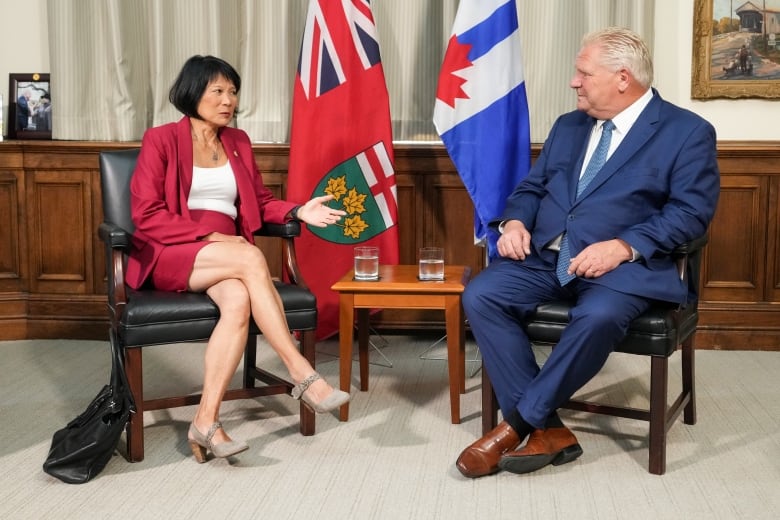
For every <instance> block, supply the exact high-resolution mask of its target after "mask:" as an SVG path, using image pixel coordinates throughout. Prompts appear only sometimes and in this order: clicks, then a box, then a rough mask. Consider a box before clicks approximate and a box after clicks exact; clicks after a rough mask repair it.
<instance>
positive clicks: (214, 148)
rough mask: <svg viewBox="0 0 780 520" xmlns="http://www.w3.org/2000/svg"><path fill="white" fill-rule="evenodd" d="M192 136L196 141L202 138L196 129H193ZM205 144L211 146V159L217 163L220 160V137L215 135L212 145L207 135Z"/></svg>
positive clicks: (198, 141)
mask: <svg viewBox="0 0 780 520" xmlns="http://www.w3.org/2000/svg"><path fill="white" fill-rule="evenodd" d="M192 138H193V139H194V140H195V142H197V143H200V139H198V134H196V133H195V129H194V128H193V129H192ZM203 146H206V147H208V148H211V160H212V161H214V162H215V163H216V162H218V161H219V138H217V137H214V144H213V145H210V144H209V143H208V142H207V141H206V139H205V137H204V139H203Z"/></svg>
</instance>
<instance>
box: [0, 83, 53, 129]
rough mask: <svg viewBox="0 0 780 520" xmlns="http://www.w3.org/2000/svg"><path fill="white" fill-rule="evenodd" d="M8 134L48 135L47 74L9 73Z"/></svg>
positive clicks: (49, 106)
mask: <svg viewBox="0 0 780 520" xmlns="http://www.w3.org/2000/svg"><path fill="white" fill-rule="evenodd" d="M8 77H9V81H8V97H9V99H8V137H9V138H11V139H51V116H52V111H51V109H52V106H51V87H50V83H49V75H48V74H40V73H33V74H9V75H8Z"/></svg>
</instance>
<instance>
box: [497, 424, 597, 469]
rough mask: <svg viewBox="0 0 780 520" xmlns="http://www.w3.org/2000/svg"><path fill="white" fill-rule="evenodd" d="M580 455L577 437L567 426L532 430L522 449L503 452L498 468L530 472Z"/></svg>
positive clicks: (559, 463) (565, 461)
mask: <svg viewBox="0 0 780 520" xmlns="http://www.w3.org/2000/svg"><path fill="white" fill-rule="evenodd" d="M580 455H582V448H581V447H580V445H579V443H578V442H577V437H575V436H574V434H573V433H572V432H571V430H569V429H568V428H566V427H565V426H564V427H561V428H547V429H546V430H534V431H533V432H532V433H531V435H530V436H529V437H528V442H527V443H526V444H525V446H523V448H522V449H520V450H517V451H509V452H507V453H504V455H503V456H502V457H501V460H499V462H498V467H499V468H500V469H503V470H506V471H509V472H511V473H530V472H532V471H536V470H537V469H541V468H543V467H545V466H547V465H548V464H552V465H553V466H560V465H561V464H566V463H567V462H571V461H573V460H574V459H576V458H577V457H579V456H580Z"/></svg>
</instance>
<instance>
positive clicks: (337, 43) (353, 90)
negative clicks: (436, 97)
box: [287, 0, 398, 338]
mask: <svg viewBox="0 0 780 520" xmlns="http://www.w3.org/2000/svg"><path fill="white" fill-rule="evenodd" d="M288 183H289V185H288V195H287V198H288V199H290V200H294V201H299V202H304V201H306V200H309V199H311V198H312V197H316V196H320V195H326V194H330V195H333V196H334V197H335V199H334V200H333V201H331V203H330V204H331V205H332V206H333V207H336V208H339V209H343V210H344V211H346V212H347V215H346V216H345V217H343V218H342V219H341V221H340V222H339V223H338V224H337V225H333V226H328V227H327V228H317V227H313V226H312V227H306V229H304V230H303V233H302V235H301V237H300V238H299V239H298V240H297V242H296V245H295V247H296V251H297V253H298V261H299V263H300V267H301V271H302V274H303V277H304V279H305V280H306V283H307V284H308V285H309V288H310V289H311V290H312V292H313V293H314V294H315V295H316V296H317V309H318V313H319V324H318V328H317V337H318V338H324V337H328V336H330V335H332V334H334V333H336V332H338V326H339V316H338V295H337V294H336V293H335V292H333V291H332V290H331V289H330V287H331V286H332V285H333V284H334V283H335V282H336V281H337V280H338V279H340V278H341V277H342V276H343V275H344V274H345V273H346V272H347V271H348V270H349V269H351V268H352V262H353V260H352V257H353V254H352V252H353V248H354V246H356V245H376V246H379V251H380V253H379V262H380V263H381V264H397V263H398V204H397V194H396V186H395V173H394V170H393V141H392V128H391V123H390V101H389V96H388V94H387V86H386V84H385V76H384V72H383V70H382V62H381V60H380V56H379V43H378V40H377V35H376V25H375V23H374V17H373V15H372V13H371V6H370V3H369V1H368V0H310V2H309V11H308V14H307V16H306V26H305V29H304V32H303V41H302V43H301V55H300V59H299V62H298V73H297V75H296V78H295V84H294V90H293V115H292V133H291V137H290V167H289V173H288Z"/></svg>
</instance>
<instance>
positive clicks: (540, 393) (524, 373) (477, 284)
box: [463, 258, 650, 428]
mask: <svg viewBox="0 0 780 520" xmlns="http://www.w3.org/2000/svg"><path fill="white" fill-rule="evenodd" d="M562 299H568V300H571V301H573V302H574V303H575V305H574V306H573V307H572V311H571V315H570V317H569V318H570V323H569V326H568V327H567V328H566V330H565V331H564V332H563V334H562V336H561V340H560V342H559V343H558V344H557V345H556V346H555V348H553V350H552V353H551V354H550V357H549V358H548V359H547V360H546V361H545V363H544V364H543V366H542V367H541V368H540V367H539V365H538V363H537V362H536V358H535V356H534V353H533V350H532V349H531V343H530V341H529V340H528V335H527V334H526V331H525V328H524V326H523V322H524V320H525V318H526V317H527V316H528V315H529V314H530V313H532V312H533V311H534V310H535V309H536V306H537V305H538V304H540V303H543V302H547V301H551V300H562ZM649 305H650V302H649V300H647V299H646V298H643V297H640V296H635V295H631V294H625V293H621V292H618V291H614V290H612V289H609V288H607V287H604V286H601V285H599V284H598V283H595V282H592V281H589V280H585V279H580V278H577V279H575V280H573V281H572V282H571V283H569V284H567V285H566V286H565V287H561V285H560V283H559V282H558V279H557V278H556V276H555V270H554V269H551V270H539V269H531V268H528V267H527V266H526V265H525V264H524V263H523V262H520V261H515V260H510V259H506V258H501V259H499V260H497V261H495V262H492V263H491V264H490V265H489V266H488V267H487V269H485V270H484V271H482V272H481V273H480V274H479V275H477V276H476V277H475V278H474V279H473V280H471V281H470V282H469V284H468V285H467V286H466V290H465V292H464V294H463V307H464V311H465V313H466V316H467V317H468V320H469V325H470V327H471V330H472V332H473V333H474V337H475V338H476V340H477V345H478V346H479V348H480V350H481V352H482V358H483V365H484V366H483V368H484V370H487V373H488V375H489V376H490V381H491V382H492V383H493V389H494V390H495V392H496V397H497V399H498V404H499V406H500V407H501V411H502V413H503V415H504V416H506V415H507V414H508V412H509V411H510V410H512V409H516V410H517V411H518V412H519V413H520V415H521V416H522V417H523V419H524V420H525V421H526V422H527V423H528V424H530V425H531V426H533V427H535V428H543V427H544V425H545V422H546V420H547V417H548V416H549V415H551V414H552V413H554V412H555V411H556V409H557V408H558V407H560V406H561V405H562V404H563V403H565V402H566V401H567V400H568V399H569V398H570V397H571V396H572V395H574V392H576V391H577V390H578V389H579V388H581V387H582V386H583V385H584V384H585V383H587V382H588V381H589V380H590V379H591V378H592V377H593V376H594V375H596V373H597V372H598V371H599V370H600V369H601V368H602V367H603V366H604V363H606V361H607V357H608V356H609V354H610V352H612V351H613V350H614V349H615V346H616V345H617V343H618V342H619V341H620V340H621V339H623V337H624V336H625V334H626V331H627V330H628V325H629V324H630V323H631V321H632V320H633V319H634V318H636V317H637V316H639V315H640V314H641V313H642V312H644V311H645V310H646V309H647V308H648V307H649Z"/></svg>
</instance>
